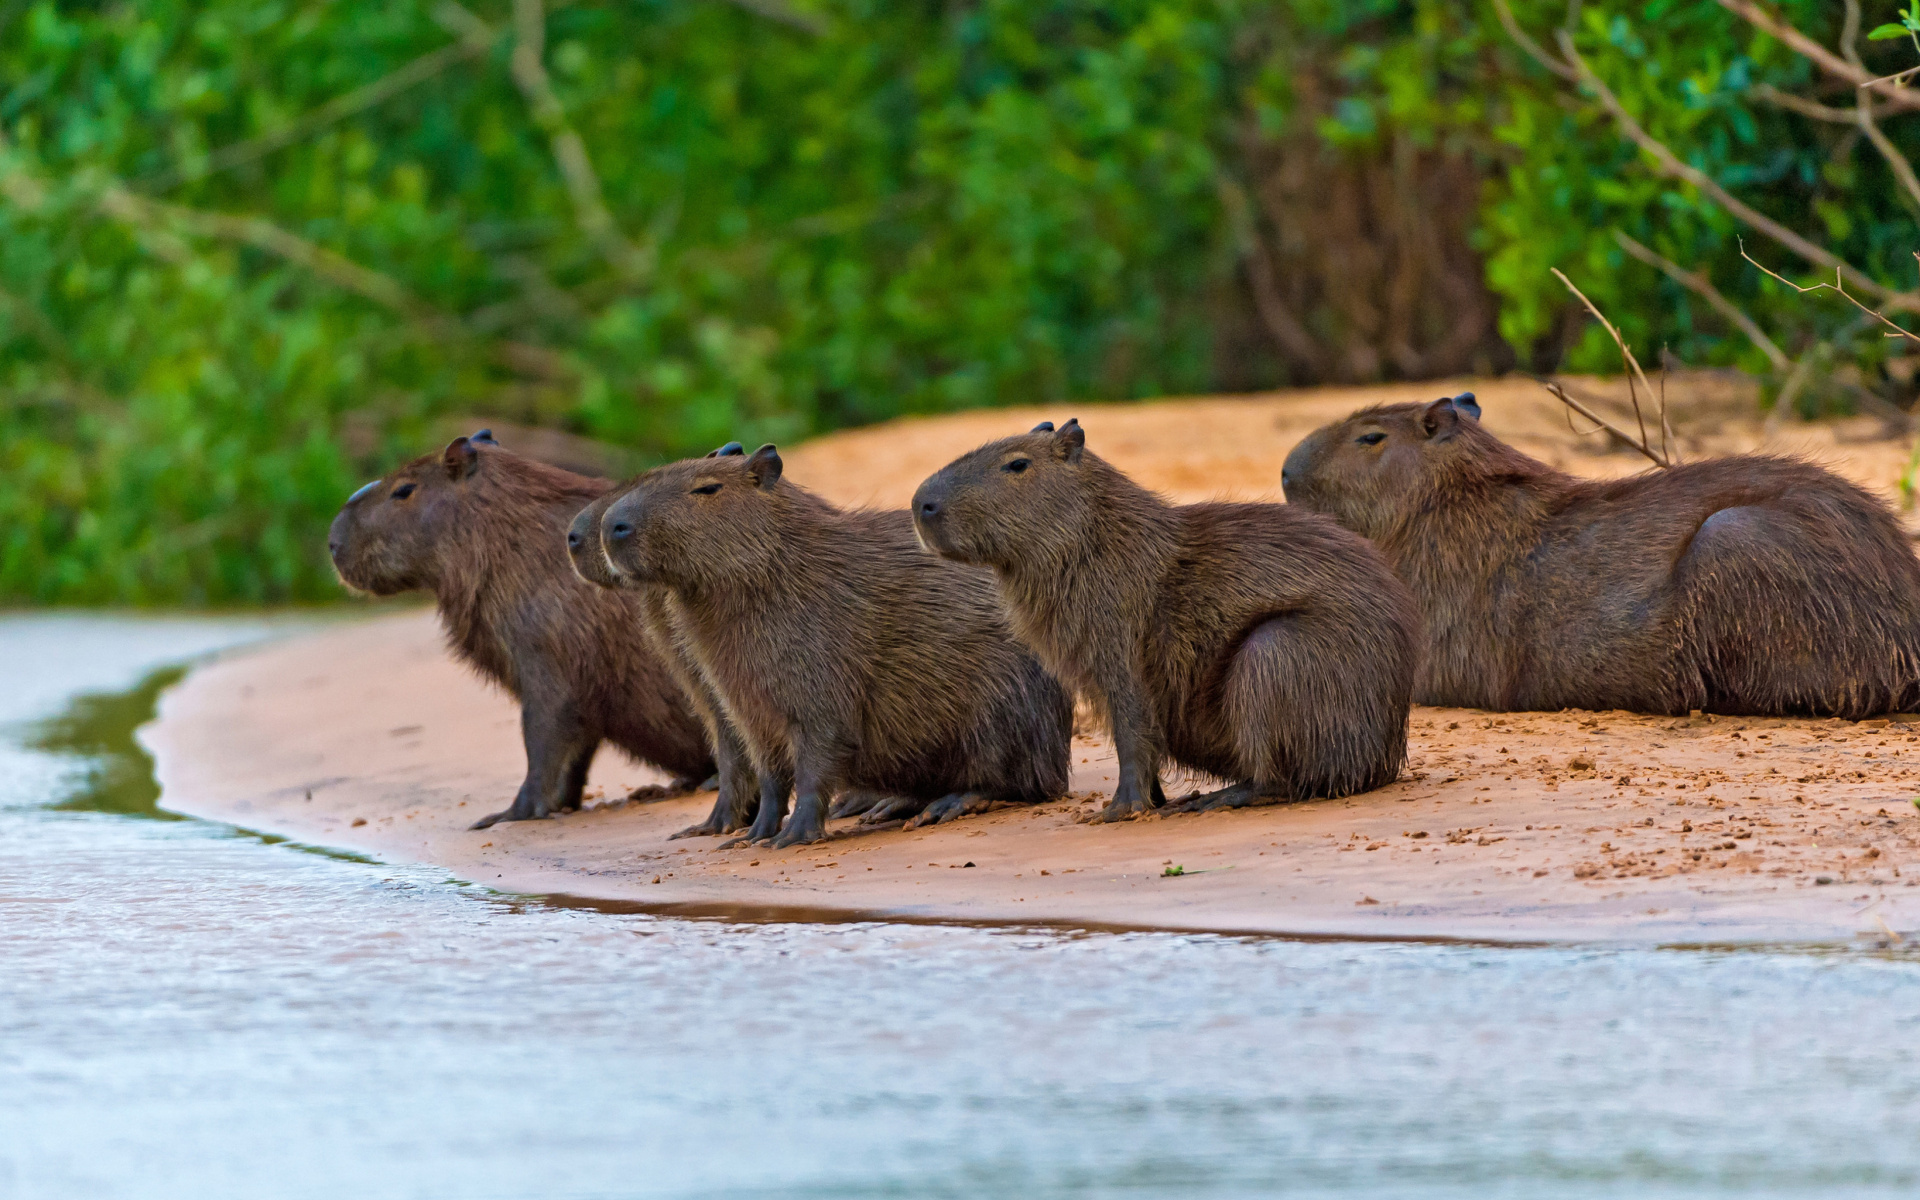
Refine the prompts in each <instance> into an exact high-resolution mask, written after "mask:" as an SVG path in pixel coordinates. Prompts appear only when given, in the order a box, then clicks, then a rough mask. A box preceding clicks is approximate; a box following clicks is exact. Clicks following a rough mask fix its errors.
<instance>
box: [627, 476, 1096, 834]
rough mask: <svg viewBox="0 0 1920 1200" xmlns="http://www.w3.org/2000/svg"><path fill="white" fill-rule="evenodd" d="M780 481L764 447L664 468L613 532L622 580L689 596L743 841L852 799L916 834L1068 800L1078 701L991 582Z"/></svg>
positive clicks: (643, 481)
mask: <svg viewBox="0 0 1920 1200" xmlns="http://www.w3.org/2000/svg"><path fill="white" fill-rule="evenodd" d="M781 469H782V465H781V461H780V455H779V453H778V452H777V451H776V450H775V448H774V447H773V446H770V445H769V446H762V447H761V448H760V449H759V450H757V451H755V452H754V453H753V454H752V455H750V456H749V455H728V456H722V457H714V458H704V459H692V460H689V461H686V462H679V463H671V464H669V465H667V466H664V467H659V468H656V469H655V470H652V471H649V472H647V473H646V474H644V475H642V476H640V478H639V479H638V480H636V481H635V482H634V484H633V486H632V487H631V489H630V490H628V491H627V493H626V494H625V495H623V496H622V497H620V499H618V500H616V501H615V502H614V503H613V504H612V505H610V506H609V507H608V508H607V511H606V514H605V516H603V517H602V518H601V525H600V530H601V539H602V544H603V545H604V547H605V550H606V554H607V558H608V560H609V561H610V562H611V563H612V564H613V567H614V570H615V571H616V572H618V573H619V574H620V575H621V576H623V577H631V578H634V579H637V580H640V581H642V582H657V583H660V584H664V585H665V586H666V587H667V588H668V590H669V591H670V592H671V593H672V594H673V596H674V598H675V599H676V601H678V603H679V612H680V613H681V614H682V615H683V617H684V625H683V626H682V629H683V632H684V635H685V637H686V639H687V644H688V645H689V646H690V648H691V649H692V651H693V653H694V656H695V658H696V659H697V660H698V661H699V663H700V666H701V668H702V670H703V671H704V673H705V674H706V677H707V678H708V679H709V680H711V681H712V683H713V685H714V688H715V690H716V691H717V692H718V693H719V695H720V697H721V699H722V701H723V702H724V703H725V705H726V709H727V713H728V715H729V716H730V717H731V718H732V720H733V722H734V723H735V725H736V727H737V728H738V729H739V731H740V733H741V735H742V737H743V738H744V739H745V741H746V743H747V746H748V748H749V750H750V751H751V752H752V755H753V759H754V765H755V767H756V768H758V770H759V772H760V775H761V799H762V803H761V806H760V809H759V812H758V813H757V815H756V817H755V820H754V824H753V828H752V829H751V831H750V832H749V834H748V839H749V840H755V841H758V840H765V839H772V840H773V844H774V845H775V846H776V847H779V846H791V845H796V844H800V843H804V842H811V841H816V840H818V839H819V838H820V837H822V836H823V835H824V832H825V821H826V817H827V807H826V799H827V797H829V796H830V795H833V794H834V793H836V792H839V791H841V790H843V789H862V790H863V791H869V792H876V793H885V794H890V795H893V796H899V797H906V798H910V799H911V800H912V801H913V802H914V803H915V804H916V805H924V809H923V811H921V812H920V814H919V816H918V817H917V818H916V820H918V821H920V822H927V821H934V820H942V819H945V818H947V817H949V816H953V815H958V814H959V813H961V812H968V811H975V810H977V809H980V808H984V807H986V806H987V805H989V804H991V803H993V802H996V801H1001V800H1009V801H1038V800H1045V799H1048V798H1051V797H1054V796H1059V795H1061V794H1063V793H1064V792H1065V791H1066V788H1067V775H1068V763H1067V755H1068V741H1069V738H1070V737H1071V735H1072V722H1073V712H1072V706H1071V705H1070V704H1069V702H1068V699H1067V695H1066V693H1065V692H1064V691H1063V690H1062V689H1061V687H1060V684H1059V683H1058V681H1056V680H1055V679H1054V678H1053V677H1052V676H1050V675H1048V674H1047V672H1046V671H1045V669H1044V668H1042V667H1041V665H1040V663H1039V662H1038V661H1037V660H1036V659H1035V658H1034V657H1033V656H1032V655H1031V654H1029V653H1027V652H1026V651H1025V650H1023V649H1022V648H1021V647H1020V646H1019V644H1018V643H1016V642H1015V641H1014V640H1013V638H1012V636H1011V635H1010V634H1009V632H1008V630H1007V626H1006V621H1005V618H1004V617H1003V616H1002V614H1001V612H1000V609H999V605H998V604H997V603H996V601H995V599H994V594H993V585H992V581H991V580H990V579H989V578H987V577H986V576H985V574H984V573H980V572H975V571H970V570H968V569H966V568H964V567H959V566H955V565H953V564H950V563H943V562H939V561H938V560H935V559H932V558H930V557H928V556H926V555H923V554H921V553H920V552H919V549H918V547H916V546H915V544H914V536H913V525H912V522H911V520H910V519H909V517H908V515H907V514H906V513H904V512H897V511H896V512H871V511H853V512H848V511H842V510H841V509H838V508H835V507H834V506H833V505H831V504H829V503H827V502H826V501H824V500H822V499H820V498H819V497H817V496H815V495H813V494H812V493H810V492H807V491H806V490H804V489H802V488H799V487H796V486H794V485H793V484H792V483H790V482H787V481H784V480H783V479H782V477H781ZM783 777H786V778H791V779H792V781H793V787H794V792H795V796H794V803H793V812H792V814H791V815H790V816H788V817H787V818H786V821H785V823H784V824H782V823H781V817H782V814H783V810H784V808H785V795H784V788H783V787H782V786H780V780H781V779H782V778H783ZM769 778H773V779H774V780H775V783H774V785H772V786H769V784H768V780H769Z"/></svg>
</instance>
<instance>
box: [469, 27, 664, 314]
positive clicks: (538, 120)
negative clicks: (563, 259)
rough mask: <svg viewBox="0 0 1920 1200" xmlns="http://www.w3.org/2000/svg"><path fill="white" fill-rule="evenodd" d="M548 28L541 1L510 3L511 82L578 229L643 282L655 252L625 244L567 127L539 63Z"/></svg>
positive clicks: (582, 146) (630, 277)
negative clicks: (549, 156) (543, 138)
mask: <svg viewBox="0 0 1920 1200" xmlns="http://www.w3.org/2000/svg"><path fill="white" fill-rule="evenodd" d="M448 2H449V3H452V0H448ZM476 19H478V18H476ZM546 26H547V18H546V11H545V9H544V8H543V7H542V6H541V2H540V0H513V28H514V45H513V59H512V74H513V82H514V84H515V85H516V86H518V87H519V89H520V94H521V95H522V96H524V97H525V98H526V101H527V107H528V108H529V109H530V110H531V111H532V115H533V122H534V124H535V125H538V126H539V127H540V129H541V131H542V132H544V133H545V134H546V135H547V142H548V144H549V145H550V146H551V147H552V150H553V159H554V162H555V163H556V164H558V165H559V168H560V175H561V178H562V179H563V180H564V181H565V183H566V185H567V197H568V199H569V200H571V201H572V203H573V215H574V221H575V222H576V223H577V224H578V225H579V226H580V231H581V232H582V233H584V234H586V235H587V238H588V240H589V241H591V242H592V243H593V244H594V246H595V247H597V248H598V249H599V251H600V254H601V256H602V257H603V258H605V259H606V260H607V263H608V264H609V265H610V266H612V267H613V269H614V273H615V274H617V275H619V276H620V278H621V279H622V280H624V281H625V282H626V283H628V284H630V285H631V284H638V283H641V282H643V281H645V280H646V279H647V278H648V277H649V276H651V275H652V274H653V264H654V259H655V252H654V250H653V249H652V248H651V247H646V248H642V247H639V246H635V245H634V244H633V243H632V242H629V241H628V240H627V238H626V235H625V234H623V233H621V232H620V227H619V226H618V225H617V224H615V222H614V219H613V213H612V212H611V211H610V210H609V209H608V208H607V199H606V194H605V192H604V191H602V189H601V186H600V176H599V174H598V173H597V172H596V171H595V170H594V169H593V160H592V159H591V158H590V157H588V155H587V144H586V142H584V141H582V140H581V138H580V134H579V133H578V132H576V131H575V130H574V128H573V126H572V125H570V124H568V123H567V111H566V109H565V108H564V107H563V106H562V105H561V103H560V98H559V97H558V96H557V95H555V94H554V91H553V81H552V79H550V78H549V77H548V75H547V68H546V66H545V64H544V63H543V62H542V61H541V60H542V58H543V56H544V54H545V50H546V37H547V28H546Z"/></svg>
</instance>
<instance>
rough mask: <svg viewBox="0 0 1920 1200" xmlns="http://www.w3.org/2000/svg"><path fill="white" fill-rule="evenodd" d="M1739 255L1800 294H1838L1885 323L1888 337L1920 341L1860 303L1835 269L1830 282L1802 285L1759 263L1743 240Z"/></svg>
mask: <svg viewBox="0 0 1920 1200" xmlns="http://www.w3.org/2000/svg"><path fill="white" fill-rule="evenodd" d="M1740 257H1741V258H1744V259H1746V260H1747V261H1748V262H1750V263H1752V264H1753V265H1754V266H1756V267H1759V268H1760V269H1761V270H1762V271H1764V272H1766V273H1767V274H1768V275H1771V276H1772V277H1773V278H1775V279H1778V280H1779V281H1780V282H1781V283H1784V284H1786V285H1787V286H1788V287H1790V288H1792V289H1793V290H1794V291H1796V292H1799V293H1801V294H1802V295H1805V294H1806V293H1808V292H1832V293H1834V294H1835V295H1837V296H1839V297H1840V298H1841V299H1843V300H1845V301H1846V302H1847V303H1848V304H1851V305H1853V306H1854V307H1855V308H1857V309H1859V310H1860V311H1861V312H1863V313H1865V314H1866V315H1867V316H1869V317H1872V318H1873V319H1874V320H1876V321H1878V322H1880V323H1881V324H1882V325H1885V326H1886V327H1887V328H1888V329H1891V330H1893V332H1892V333H1889V334H1887V335H1886V336H1888V337H1903V338H1906V339H1907V340H1908V341H1914V342H1920V334H1916V333H1913V332H1910V331H1908V330H1906V329H1902V328H1901V327H1900V326H1898V325H1896V324H1894V323H1893V322H1892V321H1891V320H1889V319H1888V318H1887V316H1886V314H1884V313H1880V312H1876V311H1874V310H1873V309H1871V308H1868V307H1867V306H1866V305H1864V304H1862V303H1860V301H1859V300H1857V299H1856V298H1855V297H1854V296H1853V295H1852V293H1850V292H1848V291H1847V283H1846V280H1845V279H1844V278H1842V276H1841V274H1840V272H1839V271H1837V270H1836V271H1835V272H1834V273H1833V282H1832V283H1824V282H1823V283H1813V284H1808V285H1806V286H1804V287H1803V286H1801V285H1800V284H1797V283H1795V282H1794V281H1793V280H1791V279H1788V278H1787V277H1786V276H1785V275H1782V274H1781V273H1780V272H1778V271H1775V270H1773V269H1772V268H1770V267H1768V266H1766V265H1765V264H1763V263H1761V262H1760V260H1758V259H1756V258H1754V256H1753V255H1751V254H1748V253H1747V244H1746V242H1744V241H1742V242H1740ZM1914 258H1916V259H1920V253H1915V255H1914Z"/></svg>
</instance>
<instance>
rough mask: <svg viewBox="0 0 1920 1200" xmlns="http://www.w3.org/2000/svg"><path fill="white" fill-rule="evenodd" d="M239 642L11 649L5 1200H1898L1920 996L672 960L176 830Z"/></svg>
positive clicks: (876, 936) (1660, 959)
mask: <svg viewBox="0 0 1920 1200" xmlns="http://www.w3.org/2000/svg"><path fill="white" fill-rule="evenodd" d="M264 631H265V629H264V627H263V626H261V625H260V624H259V623H257V622H256V623H248V622H178V621H145V620H138V621H136V620H126V619H104V618H103V619H77V618H55V619H47V618H12V619H0V662H5V663H7V664H9V679H8V681H7V687H6V688H5V692H6V695H4V696H0V722H5V723H6V724H5V726H4V735H3V736H0V1196H4V1197H8V1198H9V1200H12V1198H21V1200H26V1198H38V1197H67V1196H76V1197H78V1196H87V1197H92V1196H136V1197H147V1196H158V1197H171V1196H180V1197H193V1198H195V1200H204V1198H207V1197H226V1196H234V1197H241V1196H244V1197H260V1196H274V1197H329V1198H334V1197H354V1198H359V1197H389V1196H392V1197H414V1196H422V1197H424V1196H435V1197H442V1196H461V1197H528V1196H540V1197H624V1196H702V1197H704V1196H763V1195H767V1196H770V1195H781V1196H790V1195H799V1196H832V1197H840V1196H855V1197H858V1196H915V1197H918V1196H1018V1197H1051V1196H1075V1197H1079V1196H1113V1195H1126V1196H1162V1195H1165V1196H1254V1195H1274V1194H1284V1195H1288V1196H1377V1197H1408V1196H1414V1197H1441V1196H1446V1197H1453V1196H1459V1197H1468V1196H1472V1197H1485V1196H1528V1197H1532V1196H1553V1197H1567V1196H1571V1197H1581V1196H1633V1197H1642V1196H1681V1195H1684V1196H1699V1195H1713V1196H1718V1195H1743V1194H1766V1195H1803V1196H1841V1195H1856V1194H1857V1195H1877V1194H1889V1193H1902V1194H1905V1193H1911V1192H1912V1191H1913V1190H1914V1188H1915V1187H1916V1186H1920V1138H1916V1136H1915V1135H1916V1133H1917V1132H1920V1110H1917V1108H1916V1101H1920V959H1912V958H1908V957H1905V956H1902V955H1899V954H1873V953H1868V952H1856V951H1817V950H1810V949H1800V950H1782V951H1772V952H1762V951H1745V952H1737V953H1710V952H1697V951H1653V950H1631V951H1620V950H1594V949H1503V948H1494V947H1473V946H1437V945H1419V944H1354V943H1335V942H1290V941H1284V940H1278V939H1243V938H1219V937H1207V936H1191V935H1172V934H1109V933H1101V934H1086V935H1073V934H1063V933H1056V932H1042V931H1031V930H1024V931H1023V930H1007V929H978V928H962V927H934V926H904V925H887V924H845V925H776V924H767V925H740V924H729V923H722V922H713V921H689V920H681V919H667V918H660V917H653V916H648V915H644V914H634V913H619V912H607V911H598V910H595V909H593V908H591V907H581V906H577V905H569V904H560V903H551V904H550V903H543V902H539V901H535V900H527V899H518V898H513V897H506V896H500V895H496V894H492V893H488V892H486V891H484V890H482V889H480V888H477V887H471V886H467V885H464V884H462V883H460V882H458V881H455V880H450V879H447V878H446V877H445V876H444V875H443V874H442V873H440V872H436V871H432V870H424V869H396V868H393V867H389V866H383V865H380V864H375V863H366V862H360V861H354V860H351V859H348V858H342V857H329V856H327V855H326V854H323V853H318V852H315V851H314V850H312V849H303V848H300V847H296V846H292V845H288V844H276V843H273V842H271V841H268V840H263V839H260V838H257V837H253V836H250V835H247V834H245V833H243V832H241V831H237V830H233V829H230V828H227V827H225V826H220V825H213V824H208V823H205V822H200V821H191V820H167V819H160V818H159V817H158V816H157V814H156V813H155V810H154V809H153V807H152V796H153V788H152V783H151V779H150V777H149V776H148V775H147V774H146V764H145V762H144V760H143V759H142V757H141V756H140V755H138V754H137V752H135V751H134V750H133V749H132V747H131V743H130V742H129V741H128V739H127V736H126V733H127V730H129V729H130V728H131V726H132V725H133V724H134V723H136V722H137V721H138V720H139V719H140V716H141V714H142V713H143V712H144V711H145V710H146V708H147V706H148V705H149V704H150V700H151V696H150V693H151V691H152V690H153V688H154V687H155V686H157V684H156V683H154V682H152V676H151V672H152V671H153V670H154V669H155V668H157V667H159V666H161V665H162V664H166V663H171V662H178V661H180V660H183V659H186V658H189V657H191V656H192V655H194V654H197V653H201V652H203V651H205V650H207V649H210V648H212V647H214V646H218V645H222V644H227V643H231V642H235V641H240V640H245V639H247V638H250V637H256V636H260V635H261V634H262V633H263V632H264ZM162 678H164V676H163V677H162ZM142 680H149V686H148V688H147V689H145V690H144V691H142V690H140V689H139V685H140V683H141V681H142ZM129 688H132V689H136V690H135V691H134V692H133V693H132V694H131V695H128V694H126V689H129ZM99 692H108V693H119V695H118V697H117V698H107V699H98V698H96V699H93V700H84V699H79V700H77V699H76V697H77V696H79V695H81V694H85V693H99ZM36 747H37V748H36Z"/></svg>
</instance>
